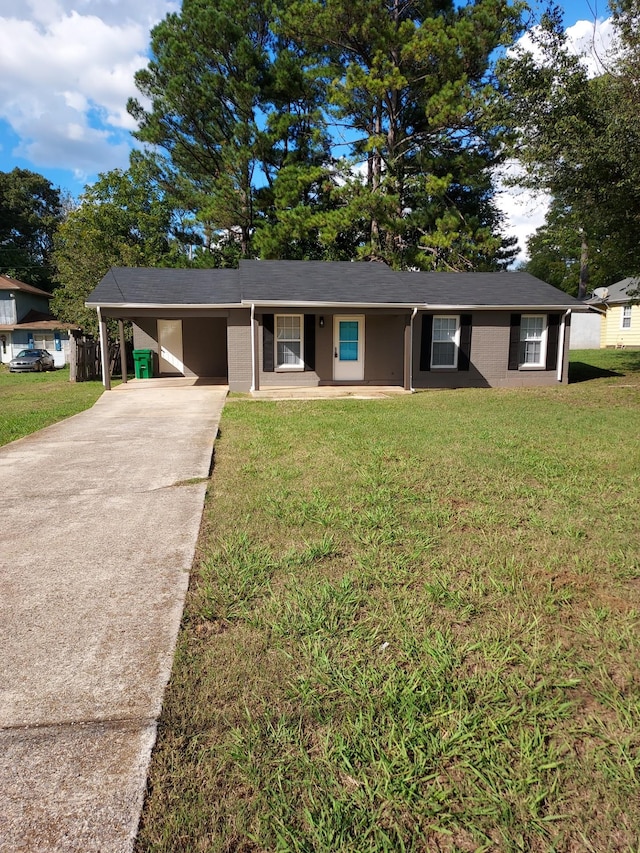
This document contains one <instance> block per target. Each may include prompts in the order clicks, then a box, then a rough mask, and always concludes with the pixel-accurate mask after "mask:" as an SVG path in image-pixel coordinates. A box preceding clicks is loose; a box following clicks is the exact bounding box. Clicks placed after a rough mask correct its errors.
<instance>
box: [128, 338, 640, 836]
mask: <svg viewBox="0 0 640 853" xmlns="http://www.w3.org/2000/svg"><path fill="white" fill-rule="evenodd" d="M639 355H640V353H637V352H636V353H633V352H628V351H622V352H603V353H598V352H581V353H575V354H574V355H573V358H574V363H575V364H578V365H581V366H580V367H579V368H578V371H579V373H580V378H582V379H586V376H585V372H586V373H588V372H589V371H590V372H591V374H592V375H596V376H599V377H600V378H596V379H591V380H590V381H579V382H576V383H575V384H573V385H569V386H566V387H558V388H548V389H526V390H517V391H512V390H509V391H505V390H502V391H501V390H491V389H483V390H460V391H438V392H425V393H419V394H415V395H413V396H410V397H402V398H395V399H392V400H388V401H361V400H348V401H315V402H294V401H290V402H277V403H274V402H271V403H270V402H264V401H261V402H254V401H251V400H242V399H238V400H235V401H231V402H229V403H228V404H227V406H226V407H225V412H224V415H223V420H222V424H221V437H220V438H219V439H218V442H217V445H216V468H215V471H214V474H213V477H212V482H211V486H210V490H209V494H208V499H207V504H206V509H205V515H204V519H203V525H202V531H201V537H200V542H199V548H198V556H197V561H196V565H195V568H194V572H193V576H192V582H191V585H190V590H189V595H188V602H187V607H186V610H185V615H184V620H183V626H182V631H181V634H180V637H179V641H178V648H177V653H176V658H175V665H174V670H173V674H172V678H171V681H170V685H169V688H168V692H167V695H166V699H165V705H164V710H163V715H162V718H161V721H160V726H159V733H158V742H157V746H156V749H155V751H154V755H153V759H152V766H151V772H150V777H149V786H148V795H147V799H146V803H145V808H144V813H143V820H142V824H141V828H140V832H139V837H138V839H137V846H136V850H137V851H138V853H141V851H190V852H191V851H193V853H197V851H300V853H310V851H354V853H355V851H357V853H362V852H363V851H471V850H474V851H475V850H492V851H493V850H496V851H551V850H553V851H567V853H569V851H583V850H584V851H598V853H601V852H602V851H614V850H615V851H637V850H638V849H639V847H640V631H639V630H638V628H639V614H640V554H639V548H638V533H637V529H638V498H639V493H640V490H639V472H640V443H639V438H638V430H637V422H638V404H639V402H640V363H639V360H638V358H639Z"/></svg>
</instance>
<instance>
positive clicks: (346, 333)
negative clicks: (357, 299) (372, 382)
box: [333, 316, 364, 382]
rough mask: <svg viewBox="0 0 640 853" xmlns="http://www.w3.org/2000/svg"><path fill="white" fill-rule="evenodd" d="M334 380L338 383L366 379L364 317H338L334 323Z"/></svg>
mask: <svg viewBox="0 0 640 853" xmlns="http://www.w3.org/2000/svg"><path fill="white" fill-rule="evenodd" d="M333 378H334V379H335V380H336V381H338V382H362V380H363V379H364V317H362V316H336V317H334V321H333Z"/></svg>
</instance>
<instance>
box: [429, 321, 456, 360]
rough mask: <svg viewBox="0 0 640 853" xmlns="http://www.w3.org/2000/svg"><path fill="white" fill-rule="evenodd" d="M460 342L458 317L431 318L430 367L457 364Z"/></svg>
mask: <svg viewBox="0 0 640 853" xmlns="http://www.w3.org/2000/svg"><path fill="white" fill-rule="evenodd" d="M459 344H460V317H458V316H457V315H454V316H448V317H438V316H436V317H434V318H433V337H432V339H431V367H432V368H438V367H453V368H456V367H457V366H458V346H459Z"/></svg>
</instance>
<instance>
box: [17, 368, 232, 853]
mask: <svg viewBox="0 0 640 853" xmlns="http://www.w3.org/2000/svg"><path fill="white" fill-rule="evenodd" d="M226 392H227V389H226V387H220V386H213V385H206V384H203V385H199V384H196V385H193V384H191V383H189V382H163V381H162V380H159V381H157V380H148V381H138V382H133V383H128V384H127V385H122V386H119V387H118V388H116V389H115V390H113V391H110V392H108V393H105V394H103V396H102V397H101V398H100V399H99V400H98V402H97V403H96V404H95V406H93V408H92V409H90V410H88V411H86V412H83V413H82V414H79V415H76V416H74V417H72V418H70V419H68V420H66V421H63V422H62V423H59V424H56V425H54V426H52V427H48V428H47V429H44V430H41V431H40V432H38V433H35V434H34V435H32V436H29V437H27V438H25V439H22V440H20V441H17V442H14V443H13V444H10V445H8V446H6V447H4V448H0V483H1V484H2V492H1V494H2V509H1V510H0V642H1V646H0V648H1V655H0V851H3V853H4V851H7V853H8V851H11V853H17V851H30V853H34V851H54V850H55V851H57V852H59V851H83V853H89V851H101V853H118V851H127V850H130V849H131V847H132V845H133V840H134V838H135V833H136V829H137V824H138V818H139V814H140V809H141V806H142V800H143V794H144V787H145V780H146V774H147V767H148V762H149V757H150V753H151V748H152V746H153V743H154V740H155V734H156V720H157V718H158V716H159V714H160V709H161V704H162V696H163V692H164V688H165V686H166V683H167V680H168V677H169V674H170V670H171V662H172V658H173V652H174V648H175V641H176V636H177V632H178V628H179V624H180V618H181V614H182V608H183V604H184V597H185V592H186V589H187V584H188V579H189V570H190V568H191V563H192V560H193V555H194V548H195V544H196V540H197V536H198V529H199V525H200V519H201V515H202V508H203V502H204V496H205V490H206V485H207V483H206V480H207V478H208V476H209V469H210V465H211V459H212V451H213V443H214V439H215V436H216V433H217V429H218V422H219V418H220V414H221V412H222V408H223V405H224V400H225V396H226Z"/></svg>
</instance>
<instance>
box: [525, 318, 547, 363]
mask: <svg viewBox="0 0 640 853" xmlns="http://www.w3.org/2000/svg"><path fill="white" fill-rule="evenodd" d="M546 327H547V324H546V317H545V315H544V314H523V315H522V319H521V320H520V366H521V367H544V366H545V356H546Z"/></svg>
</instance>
